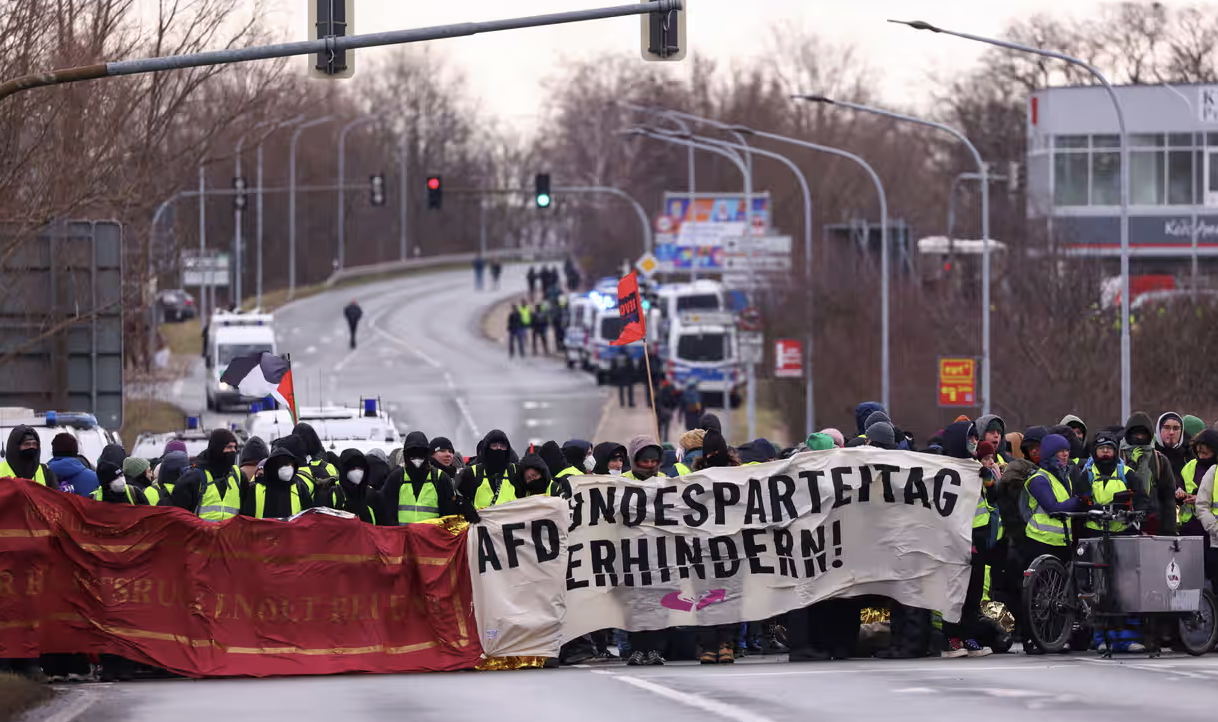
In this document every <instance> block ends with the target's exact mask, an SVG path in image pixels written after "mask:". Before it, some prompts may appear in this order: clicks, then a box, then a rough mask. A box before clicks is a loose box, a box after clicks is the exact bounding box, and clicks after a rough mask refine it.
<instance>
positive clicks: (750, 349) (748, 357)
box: [736, 331, 765, 364]
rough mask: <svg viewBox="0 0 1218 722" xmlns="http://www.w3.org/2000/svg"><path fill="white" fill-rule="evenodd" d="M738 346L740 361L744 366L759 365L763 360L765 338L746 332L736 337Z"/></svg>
mask: <svg viewBox="0 0 1218 722" xmlns="http://www.w3.org/2000/svg"><path fill="white" fill-rule="evenodd" d="M736 343H737V344H739V346H740V360H741V361H743V362H745V363H746V364H759V363H761V362H762V361H764V360H765V336H763V335H761V334H760V333H758V332H755V331H748V332H746V333H741V334H738V335H737V336H736Z"/></svg>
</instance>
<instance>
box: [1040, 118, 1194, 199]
mask: <svg viewBox="0 0 1218 722" xmlns="http://www.w3.org/2000/svg"><path fill="white" fill-rule="evenodd" d="M1203 139H1204V140H1207V141H1209V142H1210V143H1214V142H1215V140H1218V134H1214V133H1211V134H1209V137H1206V138H1203V137H1202V136H1201V135H1197V136H1194V135H1193V134H1191V133H1170V134H1168V133H1135V134H1132V135H1130V136H1129V146H1130V151H1129V163H1130V176H1129V202H1130V203H1131V204H1133V205H1141V206H1163V205H1192V204H1193V203H1196V202H1200V201H1199V199H1197V197H1196V196H1197V195H1198V194H1196V193H1195V191H1196V190H1199V189H1200V188H1202V187H1204V186H1203V185H1202V183H1201V182H1200V176H1201V174H1202V172H1201V165H1202V164H1201V163H1200V161H1199V156H1198V155H1197V151H1196V150H1194V147H1193V144H1194V143H1200V142H1201V141H1202V140H1203ZM1120 147H1121V144H1120V136H1117V135H1110V134H1109V135H1092V136H1086V135H1059V136H1054V138H1053V149H1054V150H1053V183H1054V194H1053V198H1054V203H1055V204H1056V205H1058V206H1118V205H1120V204H1121V172H1120V168H1121V154H1120ZM1169 149H1170V150H1169Z"/></svg>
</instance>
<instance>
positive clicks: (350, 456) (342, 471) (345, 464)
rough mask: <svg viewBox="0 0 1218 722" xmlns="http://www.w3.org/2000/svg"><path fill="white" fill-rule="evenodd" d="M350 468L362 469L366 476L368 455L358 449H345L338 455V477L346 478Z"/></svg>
mask: <svg viewBox="0 0 1218 722" xmlns="http://www.w3.org/2000/svg"><path fill="white" fill-rule="evenodd" d="M352 469H363V470H364V476H365V477H367V476H368V457H367V456H365V455H364V452H362V451H360V450H359V449H346V450H345V451H343V453H341V454H339V455H338V478H339V479H346V478H347V472H348V471H351V470H352Z"/></svg>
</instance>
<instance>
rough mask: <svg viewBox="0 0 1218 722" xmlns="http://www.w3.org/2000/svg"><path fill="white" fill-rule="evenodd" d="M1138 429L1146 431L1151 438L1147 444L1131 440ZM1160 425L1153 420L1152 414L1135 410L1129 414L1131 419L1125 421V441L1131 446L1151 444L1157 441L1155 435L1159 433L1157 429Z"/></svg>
mask: <svg viewBox="0 0 1218 722" xmlns="http://www.w3.org/2000/svg"><path fill="white" fill-rule="evenodd" d="M1137 429H1141V430H1143V431H1145V432H1146V434H1147V436H1148V437H1149V438H1150V440H1149V441H1147V442H1146V443H1145V444H1135V443H1133V441H1132V440H1130V436H1131V435H1132V434H1133V432H1134V431H1135V430H1137ZM1157 430H1158V427H1157V426H1155V423H1154V422H1153V421H1151V419H1150V414H1148V413H1146V412H1145V411H1135V412H1133V413H1132V414H1130V415H1129V420H1128V421H1126V422H1125V443H1126V444H1128V445H1130V446H1151V445H1153V444H1154V443H1155V437H1156V436H1157V435H1158V434H1157V433H1156V431H1157Z"/></svg>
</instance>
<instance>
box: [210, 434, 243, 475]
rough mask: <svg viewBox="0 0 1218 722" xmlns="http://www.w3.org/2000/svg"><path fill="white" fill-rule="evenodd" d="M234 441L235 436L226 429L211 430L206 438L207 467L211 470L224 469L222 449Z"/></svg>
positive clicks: (235, 439)
mask: <svg viewBox="0 0 1218 722" xmlns="http://www.w3.org/2000/svg"><path fill="white" fill-rule="evenodd" d="M236 441H237V436H236V434H234V433H233V432H231V431H229V430H228V429H212V430H211V433H210V434H209V435H208V436H207V452H206V453H207V465H208V466H209V467H211V468H212V469H213V470H218V469H222V468H224V466H225V464H224V447H226V446H228V445H229V444H233V443H236Z"/></svg>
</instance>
